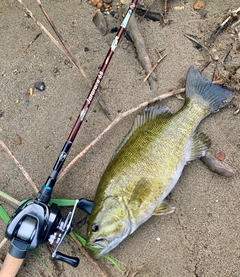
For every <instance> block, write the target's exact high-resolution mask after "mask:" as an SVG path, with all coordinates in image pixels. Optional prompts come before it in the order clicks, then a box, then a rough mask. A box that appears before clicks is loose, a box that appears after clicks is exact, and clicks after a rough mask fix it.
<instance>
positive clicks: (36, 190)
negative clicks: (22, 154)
mask: <svg viewBox="0 0 240 277" xmlns="http://www.w3.org/2000/svg"><path fill="white" fill-rule="evenodd" d="M0 145H1V146H2V148H3V149H4V150H5V151H6V152H7V154H8V155H9V156H10V157H11V158H12V160H13V161H14V163H15V164H16V165H17V166H18V168H19V169H20V170H21V171H22V174H23V176H24V177H25V178H26V179H27V180H28V182H29V183H30V185H31V186H32V188H33V189H34V191H35V192H36V193H38V191H39V190H38V188H37V187H36V185H35V184H34V182H33V180H32V179H31V177H30V176H29V174H28V173H27V171H26V170H25V169H24V167H23V166H22V165H21V164H20V163H19V162H18V160H17V159H16V158H15V157H14V155H13V154H12V152H11V151H10V149H9V148H8V147H7V145H6V144H5V143H4V142H3V141H2V140H0Z"/></svg>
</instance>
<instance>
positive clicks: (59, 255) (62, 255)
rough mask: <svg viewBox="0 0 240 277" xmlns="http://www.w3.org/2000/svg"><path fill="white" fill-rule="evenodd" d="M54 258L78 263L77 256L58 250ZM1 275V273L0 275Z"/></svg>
mask: <svg viewBox="0 0 240 277" xmlns="http://www.w3.org/2000/svg"><path fill="white" fill-rule="evenodd" d="M53 259H54V260H57V261H62V262H65V263H67V264H69V265H71V266H73V267H77V266H78V265H79V262H80V260H79V258H77V257H71V256H68V255H65V254H63V253H61V252H59V251H57V252H56V254H55V256H54V257H53ZM0 277H1V275H0Z"/></svg>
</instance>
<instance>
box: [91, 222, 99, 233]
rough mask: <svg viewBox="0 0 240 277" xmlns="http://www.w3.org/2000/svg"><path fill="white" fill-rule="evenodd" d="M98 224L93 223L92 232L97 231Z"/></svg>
mask: <svg viewBox="0 0 240 277" xmlns="http://www.w3.org/2000/svg"><path fill="white" fill-rule="evenodd" d="M98 229H99V228H98V225H97V224H94V225H93V226H92V231H93V232H97V231H98Z"/></svg>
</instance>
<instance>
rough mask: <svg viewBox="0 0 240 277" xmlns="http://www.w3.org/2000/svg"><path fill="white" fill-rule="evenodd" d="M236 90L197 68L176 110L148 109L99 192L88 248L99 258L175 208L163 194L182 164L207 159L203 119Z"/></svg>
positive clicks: (189, 76) (108, 170) (114, 159)
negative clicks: (147, 222)
mask: <svg viewBox="0 0 240 277" xmlns="http://www.w3.org/2000/svg"><path fill="white" fill-rule="evenodd" d="M231 96H232V91H231V89H229V88H227V87H223V86H220V85H217V84H213V83H212V82H211V81H210V80H209V79H208V78H207V77H206V76H205V75H204V74H202V73H201V72H200V71H199V70H198V69H197V68H196V67H194V66H191V67H190V68H189V70H188V73H187V78H186V98H185V103H184V105H183V107H182V108H181V109H180V110H179V111H177V112H176V113H174V114H173V113H172V112H171V111H170V109H169V108H167V107H165V106H162V105H161V104H157V105H154V106H149V107H147V108H145V109H144V110H143V111H142V112H141V113H140V114H139V115H137V117H136V118H135V121H134V123H133V126H132V129H131V130H130V131H129V133H128V134H127V135H126V137H125V138H124V139H123V141H122V142H121V143H120V145H119V146H118V148H117V149H116V151H115V153H114V155H113V157H112V159H111V160H110V162H109V164H108V166H107V168H106V170H105V171H104V173H103V175H102V177H101V179H100V182H99V185H98V187H97V190H96V194H95V198H94V201H93V208H92V211H91V214H90V217H89V221H88V227H87V236H86V242H87V244H86V246H87V247H88V248H90V247H95V248H97V254H96V257H100V256H102V255H104V254H106V253H108V252H109V251H111V250H112V249H114V248H115V247H116V246H117V245H119V243H121V242H122V241H123V240H124V239H125V238H126V237H128V236H129V235H130V234H132V233H133V232H134V231H135V230H136V229H137V228H138V227H139V226H140V225H141V224H143V223H144V222H146V221H147V220H148V219H149V218H150V217H151V216H152V215H163V214H169V213H172V212H174V210H175V207H173V206H172V205H170V204H169V203H168V202H167V201H166V200H165V198H166V197H167V196H168V194H169V193H170V192H171V191H172V189H173V188H174V186H175V185H176V183H177V182H178V180H179V178H180V176H181V174H182V171H183V168H184V166H185V165H186V164H187V163H188V162H190V161H193V160H195V159H197V158H200V157H203V156H204V155H205V153H206V150H207V149H209V147H210V144H211V140H210V139H209V138H208V136H207V135H205V134H204V133H202V132H199V131H198V130H197V127H198V125H199V124H200V122H201V121H202V120H203V119H204V118H205V117H207V116H208V115H210V114H212V113H213V112H217V111H218V110H219V109H220V108H223V107H225V106H226V105H228V104H229V102H230V101H231Z"/></svg>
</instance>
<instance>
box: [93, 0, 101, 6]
mask: <svg viewBox="0 0 240 277" xmlns="http://www.w3.org/2000/svg"><path fill="white" fill-rule="evenodd" d="M99 1H100V0H92V5H93V6H97V4H98V3H99Z"/></svg>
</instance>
